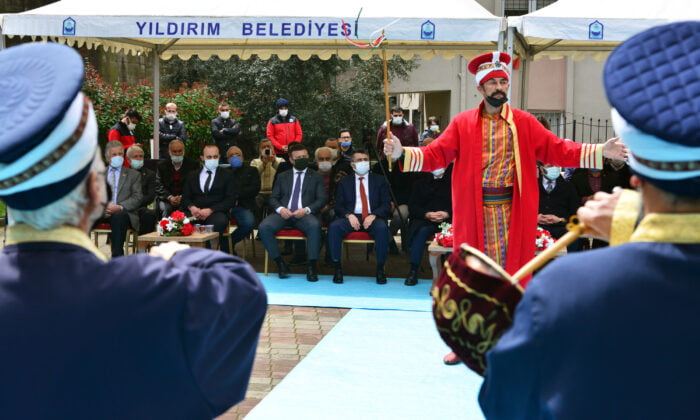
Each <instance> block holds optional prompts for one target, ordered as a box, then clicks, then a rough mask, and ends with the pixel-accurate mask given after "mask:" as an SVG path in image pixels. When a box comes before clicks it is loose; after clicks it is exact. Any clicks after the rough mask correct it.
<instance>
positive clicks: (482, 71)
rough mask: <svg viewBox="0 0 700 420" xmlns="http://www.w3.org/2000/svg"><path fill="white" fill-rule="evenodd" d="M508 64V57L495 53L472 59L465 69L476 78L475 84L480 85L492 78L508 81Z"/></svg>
mask: <svg viewBox="0 0 700 420" xmlns="http://www.w3.org/2000/svg"><path fill="white" fill-rule="evenodd" d="M508 64H510V55H508V54H506V53H504V52H498V51H496V52H490V53H486V54H481V55H480V56H478V57H474V58H473V59H472V61H470V62H469V65H468V66H467V68H468V69H469V72H470V73H471V74H473V75H475V76H476V84H477V85H480V84H481V83H482V82H485V81H487V80H489V79H493V78H494V77H503V78H505V79H507V80H510V71H509V70H508Z"/></svg>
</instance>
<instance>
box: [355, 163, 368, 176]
mask: <svg viewBox="0 0 700 420" xmlns="http://www.w3.org/2000/svg"><path fill="white" fill-rule="evenodd" d="M354 165H355V172H357V174H358V175H364V174H366V173H367V172H369V162H367V161H364V160H363V161H361V162H355V163H354Z"/></svg>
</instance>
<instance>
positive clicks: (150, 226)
mask: <svg viewBox="0 0 700 420" xmlns="http://www.w3.org/2000/svg"><path fill="white" fill-rule="evenodd" d="M126 158H127V159H128V160H129V162H131V169H134V170H136V171H137V172H138V173H139V174H141V194H142V196H143V198H142V200H141V206H140V207H139V208H138V209H136V213H137V214H138V216H139V235H143V234H145V233H150V232H153V231H154V230H155V228H156V219H157V214H156V211H155V210H153V209H151V208H149V206H151V204H153V201H154V200H155V198H156V173H155V172H153V171H152V170H150V169H148V168H146V167H144V166H143V158H144V153H143V149H141V148H140V147H139V146H131V147H129V149H128V150H127V151H126Z"/></svg>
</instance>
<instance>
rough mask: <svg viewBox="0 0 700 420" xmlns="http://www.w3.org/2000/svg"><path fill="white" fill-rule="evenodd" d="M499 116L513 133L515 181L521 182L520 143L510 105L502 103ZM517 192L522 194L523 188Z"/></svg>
mask: <svg viewBox="0 0 700 420" xmlns="http://www.w3.org/2000/svg"><path fill="white" fill-rule="evenodd" d="M501 117H503V119H504V120H506V122H507V123H508V127H509V128H510V132H511V133H512V134H513V156H515V174H516V176H517V182H518V183H521V182H522V179H523V171H522V165H521V164H520V143H519V142H518V127H516V125H515V121H514V120H513V110H512V109H510V105H508V104H503V108H502V109H501ZM518 194H520V196H522V195H523V189H522V188H518Z"/></svg>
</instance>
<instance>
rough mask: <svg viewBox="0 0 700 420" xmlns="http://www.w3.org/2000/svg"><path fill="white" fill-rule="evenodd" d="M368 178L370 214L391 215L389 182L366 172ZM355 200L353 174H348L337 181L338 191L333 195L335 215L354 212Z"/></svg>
mask: <svg viewBox="0 0 700 420" xmlns="http://www.w3.org/2000/svg"><path fill="white" fill-rule="evenodd" d="M365 176H369V179H368V180H367V184H368V187H369V197H367V198H368V199H369V207H370V210H371V213H370V214H374V215H376V216H377V217H381V218H382V219H388V218H389V217H390V216H391V196H390V195H389V184H387V183H386V181H385V180H384V177H382V176H380V175H377V174H373V173H371V172H369V173H367V175H365ZM355 200H359V197H357V194H356V193H355V175H349V176H346V177H345V178H343V179H341V180H340V181H339V182H338V192H337V194H336V196H335V215H336V216H337V217H345V216H347V215H348V214H355Z"/></svg>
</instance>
